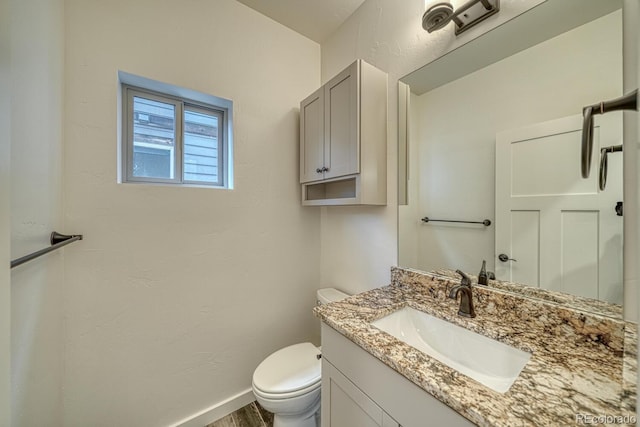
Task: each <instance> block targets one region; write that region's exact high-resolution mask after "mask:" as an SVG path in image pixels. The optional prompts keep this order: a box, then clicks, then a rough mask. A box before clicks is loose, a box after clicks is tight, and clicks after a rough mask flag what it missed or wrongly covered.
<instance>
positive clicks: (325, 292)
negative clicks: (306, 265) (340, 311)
mask: <svg viewBox="0 0 640 427" xmlns="http://www.w3.org/2000/svg"><path fill="white" fill-rule="evenodd" d="M347 297H349V295H347V294H345V293H344V292H341V291H339V290H337V289H335V288H322V289H318V291H317V292H316V298H317V303H318V305H322V304H328V303H330V302H336V301H340V300H343V299H345V298H347Z"/></svg>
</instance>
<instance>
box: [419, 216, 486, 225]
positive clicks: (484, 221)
mask: <svg viewBox="0 0 640 427" xmlns="http://www.w3.org/2000/svg"><path fill="white" fill-rule="evenodd" d="M421 221H422V222H458V223H462V224H482V225H484V226H485V227H488V226H490V225H491V221H489V220H488V219H485V220H482V221H458V220H455V219H431V218H429V217H428V216H425V217H424V218H422V220H421Z"/></svg>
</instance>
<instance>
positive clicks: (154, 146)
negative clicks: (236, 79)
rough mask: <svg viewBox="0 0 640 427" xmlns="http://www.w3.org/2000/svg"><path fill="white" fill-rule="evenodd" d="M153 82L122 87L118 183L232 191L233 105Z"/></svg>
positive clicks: (219, 99)
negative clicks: (146, 183)
mask: <svg viewBox="0 0 640 427" xmlns="http://www.w3.org/2000/svg"><path fill="white" fill-rule="evenodd" d="M126 76H130V75H126V74H125V77H126ZM120 77H121V82H122V81H123V80H125V79H123V78H122V77H123V76H122V75H121V76H120ZM132 77H135V76H132ZM137 79H138V80H143V81H145V82H149V80H147V79H143V78H141V77H138V78H137ZM151 82H153V81H151ZM155 83H156V84H155V85H154V84H151V85H150V86H152V87H153V86H155V87H157V88H158V89H167V88H168V89H170V90H169V91H165V92H164V93H162V92H160V91H159V90H150V89H148V86H149V85H147V88H144V87H140V86H133V85H130V84H122V128H123V138H122V146H121V158H122V159H121V160H122V171H121V172H122V173H121V178H122V179H121V180H122V181H124V182H150V183H166V184H184V185H207V186H215V187H224V188H231V187H232V185H231V183H232V177H231V165H230V164H231V162H230V160H229V159H230V158H231V157H230V154H231V138H230V133H231V127H230V115H231V101H227V100H223V99H221V98H217V97H213V96H209V95H204V94H200V93H197V92H193V91H188V90H185V89H181V88H176V87H175V86H171V85H166V84H162V83H159V82H155ZM155 87H154V88H155ZM167 92H169V93H167ZM183 93H187V94H189V93H190V94H192V95H195V96H194V97H193V98H196V99H193V98H191V99H189V98H185V97H183V96H176V95H181V94H183ZM197 98H200V99H197ZM203 100H204V101H213V102H203Z"/></svg>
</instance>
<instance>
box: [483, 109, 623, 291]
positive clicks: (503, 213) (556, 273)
mask: <svg viewBox="0 0 640 427" xmlns="http://www.w3.org/2000/svg"><path fill="white" fill-rule="evenodd" d="M621 130H622V121H621V115H619V114H618V115H616V114H613V115H606V116H600V117H598V121H597V122H596V127H595V128H594V151H593V158H592V167H591V170H592V172H591V175H590V177H589V179H582V177H581V174H580V147H581V135H582V133H581V131H582V117H581V116H572V117H567V118H563V119H558V120H553V121H549V122H544V123H538V124H535V125H532V126H527V127H525V128H521V129H515V130H510V131H505V132H501V133H499V134H498V135H497V136H496V257H497V255H498V254H501V253H504V254H507V255H509V257H510V258H514V259H516V260H517V261H507V262H501V261H499V260H498V259H496V277H497V278H498V279H502V280H509V281H514V282H520V283H524V284H528V285H532V286H539V287H541V288H544V289H551V290H556V291H561V292H568V293H571V294H574V295H580V296H584V297H590V298H598V299H601V300H605V301H610V302H616V303H621V302H622V294H621V291H620V290H621V289H622V287H621V272H622V270H621V264H622V244H621V240H622V218H621V217H619V216H616V213H615V209H614V207H615V204H616V202H617V201H621V200H622V156H621V155H620V154H613V155H611V154H610V155H609V170H608V179H607V187H606V189H605V190H604V191H600V190H599V188H598V165H599V162H600V147H604V146H610V145H619V144H621V143H622V134H621Z"/></svg>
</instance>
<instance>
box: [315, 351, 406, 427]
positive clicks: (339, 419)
mask: <svg viewBox="0 0 640 427" xmlns="http://www.w3.org/2000/svg"><path fill="white" fill-rule="evenodd" d="M321 408H322V416H321V417H320V419H321V422H322V427H354V426H358V427H400V426H399V424H398V423H397V422H396V421H395V420H394V419H393V418H391V416H389V414H387V413H385V412H384V411H383V410H382V408H380V406H378V405H377V404H376V403H375V402H374V401H373V400H371V399H370V398H369V397H368V396H367V395H366V394H365V393H364V392H363V391H362V390H360V389H359V388H358V387H357V386H356V385H355V384H353V383H352V382H351V381H350V380H349V379H348V378H347V377H345V376H344V375H343V374H342V373H340V371H338V370H337V369H336V368H335V367H334V366H333V365H332V364H331V363H329V362H328V361H326V360H324V359H323V361H322V404H321Z"/></svg>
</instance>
